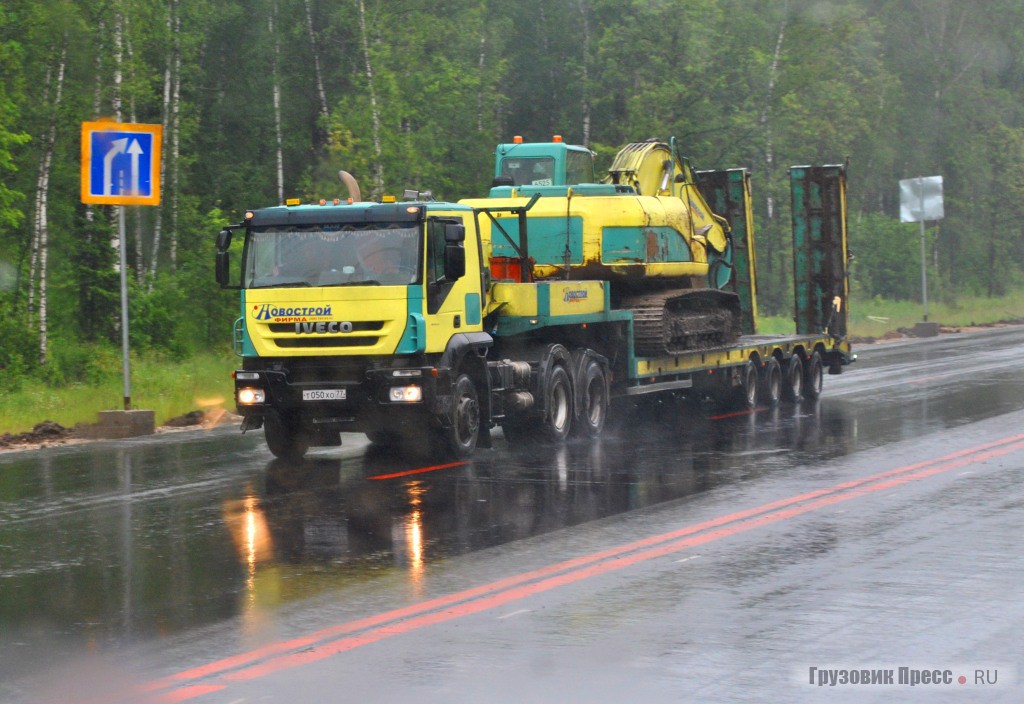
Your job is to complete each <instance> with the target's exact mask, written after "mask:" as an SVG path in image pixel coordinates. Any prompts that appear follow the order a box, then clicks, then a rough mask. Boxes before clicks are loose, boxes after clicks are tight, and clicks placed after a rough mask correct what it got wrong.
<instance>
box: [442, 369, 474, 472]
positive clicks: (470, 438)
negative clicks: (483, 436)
mask: <svg viewBox="0 0 1024 704" xmlns="http://www.w3.org/2000/svg"><path fill="white" fill-rule="evenodd" d="M449 421H450V423H449V425H448V427H446V428H445V429H444V430H445V433H444V439H445V445H446V447H445V448H444V449H446V450H448V451H449V452H450V453H451V454H453V455H454V456H456V457H458V458H465V457H469V456H470V455H472V454H473V451H474V450H475V449H476V443H477V440H478V439H479V437H480V399H479V397H478V395H477V390H476V384H475V383H474V382H473V380H472V379H471V378H470V377H469V375H468V374H460V375H459V377H458V378H457V379H456V380H455V383H454V384H453V385H452V407H451V417H450V418H449Z"/></svg>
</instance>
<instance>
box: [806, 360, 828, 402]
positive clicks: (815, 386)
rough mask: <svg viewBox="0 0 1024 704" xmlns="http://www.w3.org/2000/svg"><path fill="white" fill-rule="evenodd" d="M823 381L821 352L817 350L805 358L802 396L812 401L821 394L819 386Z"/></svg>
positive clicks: (823, 370)
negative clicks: (805, 366)
mask: <svg viewBox="0 0 1024 704" xmlns="http://www.w3.org/2000/svg"><path fill="white" fill-rule="evenodd" d="M824 381H825V367H824V365H823V364H822V362H821V353H819V352H818V351H817V350H815V351H814V353H812V354H811V358H810V359H809V360H807V368H806V369H804V398H806V399H808V400H810V401H813V400H815V399H816V398H818V397H819V396H821V387H822V384H823V383H824Z"/></svg>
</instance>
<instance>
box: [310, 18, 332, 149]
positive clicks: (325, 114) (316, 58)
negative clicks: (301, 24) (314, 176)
mask: <svg viewBox="0 0 1024 704" xmlns="http://www.w3.org/2000/svg"><path fill="white" fill-rule="evenodd" d="M303 6H304V7H305V10H306V33H307V34H308V35H309V48H310V50H311V51H312V52H313V80H314V81H316V94H317V98H319V100H320V126H319V127H318V128H317V131H316V132H317V134H316V144H315V145H314V146H315V148H316V149H317V151H319V150H320V148H321V147H322V146H323V144H324V141H325V140H326V138H327V120H328V119H329V118H330V116H331V114H330V110H329V109H328V107H327V91H326V90H325V89H324V76H323V72H322V70H321V68H320V47H319V45H318V44H317V41H316V32H315V31H314V30H313V2H312V0H304V2H303Z"/></svg>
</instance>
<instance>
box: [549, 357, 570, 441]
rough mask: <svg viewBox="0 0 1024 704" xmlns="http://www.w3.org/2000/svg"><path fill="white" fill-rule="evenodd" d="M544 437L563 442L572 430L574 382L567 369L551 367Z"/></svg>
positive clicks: (556, 366) (559, 365)
mask: <svg viewBox="0 0 1024 704" xmlns="http://www.w3.org/2000/svg"><path fill="white" fill-rule="evenodd" d="M544 387H545V388H544V422H543V430H544V435H546V436H547V438H548V439H549V440H553V441H555V442H562V441H563V440H565V439H566V438H567V437H569V432H570V431H571V430H572V411H573V408H572V381H571V380H570V379H569V373H568V372H567V371H565V367H563V366H562V365H561V364H557V365H554V366H552V367H551V371H550V372H549V373H548V378H547V383H546V384H545V385H544Z"/></svg>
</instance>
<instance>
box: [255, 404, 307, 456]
mask: <svg viewBox="0 0 1024 704" xmlns="http://www.w3.org/2000/svg"><path fill="white" fill-rule="evenodd" d="M263 434H264V437H265V438H266V440H267V447H268V448H270V451H271V453H273V455H274V457H279V458H281V459H283V460H300V459H302V457H303V456H304V455H305V454H306V450H308V449H309V439H308V438H307V437H306V434H305V433H304V432H302V430H301V429H300V428H299V427H298V424H297V423H295V422H294V421H291V420H286V419H285V418H282V417H281V414H280V413H278V412H277V411H270V412H268V413H267V415H266V418H265V419H264V422H263Z"/></svg>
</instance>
